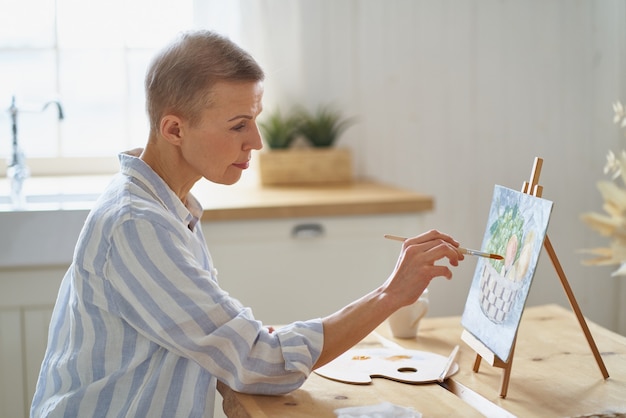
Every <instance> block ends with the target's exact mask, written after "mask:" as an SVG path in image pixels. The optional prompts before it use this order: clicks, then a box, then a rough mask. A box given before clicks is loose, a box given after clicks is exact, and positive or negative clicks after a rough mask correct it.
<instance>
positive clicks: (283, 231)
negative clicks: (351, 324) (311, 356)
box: [203, 214, 423, 324]
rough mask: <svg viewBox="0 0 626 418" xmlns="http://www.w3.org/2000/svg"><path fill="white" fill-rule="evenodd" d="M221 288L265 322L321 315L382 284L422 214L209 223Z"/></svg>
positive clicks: (209, 239) (417, 227) (205, 227)
mask: <svg viewBox="0 0 626 418" xmlns="http://www.w3.org/2000/svg"><path fill="white" fill-rule="evenodd" d="M203 230H204V233H205V238H206V240H207V242H208V245H209V251H210V252H211V255H212V257H213V261H214V263H215V267H216V268H217V270H218V279H219V281H220V285H221V287H222V288H224V289H225V290H227V291H228V292H229V293H230V294H231V295H232V296H234V297H236V298H237V299H239V300H240V301H241V302H242V303H244V304H245V305H247V306H250V307H251V308H252V310H253V312H254V314H255V316H256V318H257V319H260V320H262V321H263V322H264V323H266V324H284V323H288V322H292V321H295V320H306V319H311V318H314V317H321V316H325V315H327V314H330V313H332V312H334V311H335V310H337V309H339V308H341V307H343V306H345V305H346V304H348V303H350V302H352V301H353V300H355V299H356V298H358V297H360V296H362V295H363V294H364V293H366V292H368V291H370V290H372V289H374V288H376V287H377V286H379V285H380V284H382V283H383V282H384V281H385V280H386V279H387V277H388V276H389V274H390V273H391V272H392V270H393V268H394V266H395V262H396V260H397V257H398V254H399V252H400V244H399V243H397V242H391V241H388V240H385V239H383V235H384V234H389V233H390V234H398V235H403V234H404V235H411V234H416V233H418V232H421V231H422V230H423V225H422V217H421V216H420V215H418V214H393V215H367V216H341V217H320V218H288V219H280V220H263V221H236V222H231V221H224V222H211V223H208V222H207V223H204V224H203Z"/></svg>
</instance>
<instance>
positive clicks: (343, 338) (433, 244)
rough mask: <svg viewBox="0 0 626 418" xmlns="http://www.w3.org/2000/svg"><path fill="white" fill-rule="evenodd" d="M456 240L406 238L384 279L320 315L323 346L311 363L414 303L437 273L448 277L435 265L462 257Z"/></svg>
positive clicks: (324, 360)
mask: <svg viewBox="0 0 626 418" xmlns="http://www.w3.org/2000/svg"><path fill="white" fill-rule="evenodd" d="M458 246H459V243H458V242H456V241H455V240H454V239H453V238H452V237H450V236H449V235H446V234H443V233H441V232H439V231H435V230H432V231H428V232H426V233H424V234H422V235H419V236H417V237H414V238H408V239H407V240H405V241H404V243H403V245H402V251H401V252H400V257H399V258H398V262H397V263H396V266H395V268H394V270H393V272H392V273H391V276H389V278H388V279H387V281H386V282H385V283H384V284H383V285H381V286H379V287H378V288H377V289H375V290H373V291H372V292H370V293H368V294H366V295H364V296H363V297H361V298H360V299H358V300H356V301H354V302H352V303H351V304H349V305H348V306H346V307H344V308H343V309H341V310H339V311H337V312H335V313H334V314H332V315H329V316H327V317H325V318H323V320H322V323H323V326H324V348H323V349H322V353H321V354H320V357H319V358H318V360H317V362H316V363H315V365H314V368H317V367H320V366H323V365H324V364H326V363H328V362H329V361H331V360H333V359H334V358H336V357H337V356H339V355H340V354H342V353H343V352H344V351H346V350H347V349H349V348H350V347H352V346H353V345H354V344H356V343H358V342H359V341H361V340H362V339H363V338H364V337H365V336H366V335H367V334H369V333H370V332H371V331H372V330H374V329H375V328H376V327H377V326H378V325H380V323H381V322H383V321H384V320H385V319H387V317H388V316H389V315H391V314H392V313H393V312H394V311H396V310H397V309H398V308H400V307H402V306H405V305H408V304H410V303H413V302H415V301H416V300H417V299H418V298H419V296H420V295H421V294H422V292H423V291H424V289H426V287H428V284H429V283H430V281H431V280H432V279H433V278H434V277H437V276H443V277H446V278H448V279H450V278H451V277H452V271H450V268H449V267H448V266H445V265H438V264H435V263H436V262H437V261H439V260H441V259H443V258H447V259H448V262H449V263H450V265H452V266H457V265H458V264H459V260H463V258H464V257H463V254H461V253H459V252H458V251H457V248H458Z"/></svg>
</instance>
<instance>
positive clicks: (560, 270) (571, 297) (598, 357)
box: [543, 235, 609, 379]
mask: <svg viewBox="0 0 626 418" xmlns="http://www.w3.org/2000/svg"><path fill="white" fill-rule="evenodd" d="M543 244H544V247H545V248H546V251H547V252H548V254H549V255H550V260H552V264H553V265H554V268H555V269H556V273H557V275H558V276H559V279H560V280H561V285H562V286H563V290H565V294H566V295H567V299H568V300H569V303H570V306H571V307H572V310H573V311H574V313H575V314H576V318H577V319H578V323H579V324H580V327H581V328H582V329H583V333H584V334H585V337H586V338H587V343H589V347H590V348H591V351H592V352H593V356H594V357H595V359H596V363H598V367H599V368H600V372H601V373H602V376H603V377H604V378H605V379H608V378H609V372H608V370H607V369H606V366H605V365H604V361H603V360H602V356H601V355H600V351H599V350H598V347H597V346H596V343H595V341H594V339H593V336H592V335H591V331H589V327H588V326H587V321H585V317H584V316H583V314H582V311H581V310H580V307H579V306H578V302H577V301H576V297H575V296H574V292H573V291H572V288H571V287H570V285H569V282H568V281H567V277H565V272H563V268H562V267H561V263H559V259H558V258H557V257H556V252H555V251H554V248H553V247H552V244H551V243H550V239H549V238H548V236H547V235H546V237H545V239H544V241H543Z"/></svg>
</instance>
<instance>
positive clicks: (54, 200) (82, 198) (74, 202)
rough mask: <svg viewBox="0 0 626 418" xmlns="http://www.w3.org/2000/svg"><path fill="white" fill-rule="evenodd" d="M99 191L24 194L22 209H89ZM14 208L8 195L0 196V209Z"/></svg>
mask: <svg viewBox="0 0 626 418" xmlns="http://www.w3.org/2000/svg"><path fill="white" fill-rule="evenodd" d="M98 196H100V194H99V193H52V194H33V195H27V196H26V207H25V208H24V210H59V209H91V207H92V206H93V203H94V202H95V201H96V200H97V199H98ZM12 210H15V209H14V208H13V205H12V203H11V197H10V196H0V211H12Z"/></svg>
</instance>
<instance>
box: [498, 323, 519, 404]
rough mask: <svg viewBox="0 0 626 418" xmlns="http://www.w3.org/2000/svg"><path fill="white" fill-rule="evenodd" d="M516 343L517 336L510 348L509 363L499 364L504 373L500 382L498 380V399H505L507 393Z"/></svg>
mask: <svg viewBox="0 0 626 418" xmlns="http://www.w3.org/2000/svg"><path fill="white" fill-rule="evenodd" d="M516 342H517V335H516V336H515V339H514V340H513V346H512V348H511V354H509V361H507V362H506V363H504V362H503V364H500V365H499V367H502V368H503V369H504V371H503V372H502V380H500V397H501V398H506V394H507V392H508V391H509V380H511V367H512V365H513V355H514V353H515V343H516Z"/></svg>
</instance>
